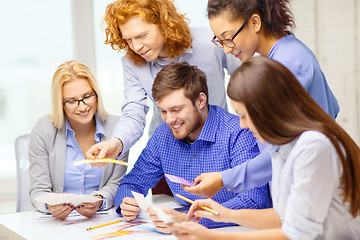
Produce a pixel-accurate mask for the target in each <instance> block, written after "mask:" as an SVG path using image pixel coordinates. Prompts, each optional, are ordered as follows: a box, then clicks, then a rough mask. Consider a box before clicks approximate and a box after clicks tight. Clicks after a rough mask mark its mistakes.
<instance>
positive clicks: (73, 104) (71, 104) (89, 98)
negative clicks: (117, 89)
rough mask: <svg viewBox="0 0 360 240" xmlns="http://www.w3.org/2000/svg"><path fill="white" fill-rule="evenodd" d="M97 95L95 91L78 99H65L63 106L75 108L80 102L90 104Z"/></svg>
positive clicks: (94, 100)
mask: <svg viewBox="0 0 360 240" xmlns="http://www.w3.org/2000/svg"><path fill="white" fill-rule="evenodd" d="M97 97H98V95H97V94H96V93H95V94H92V95H89V96H87V97H84V98H82V99H79V100H70V101H66V102H64V106H65V107H67V108H69V109H72V108H77V107H78V106H79V105H80V102H82V103H84V104H85V105H91V104H93V103H94V102H96V99H97Z"/></svg>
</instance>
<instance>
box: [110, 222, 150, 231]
mask: <svg viewBox="0 0 360 240" xmlns="http://www.w3.org/2000/svg"><path fill="white" fill-rule="evenodd" d="M145 223H146V222H143V221H135V222H129V223H125V224H121V225H118V226H116V227H115V229H116V230H117V231H119V230H123V229H126V228H131V227H134V226H137V225H141V224H145Z"/></svg>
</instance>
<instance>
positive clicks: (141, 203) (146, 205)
mask: <svg viewBox="0 0 360 240" xmlns="http://www.w3.org/2000/svg"><path fill="white" fill-rule="evenodd" d="M131 193H132V195H133V196H134V198H135V200H136V201H137V203H138V205H139V207H140V208H141V209H142V210H144V211H147V210H148V208H149V203H148V202H147V201H146V199H145V197H144V195H143V194H141V193H138V192H134V191H131Z"/></svg>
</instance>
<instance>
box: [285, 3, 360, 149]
mask: <svg viewBox="0 0 360 240" xmlns="http://www.w3.org/2000/svg"><path fill="white" fill-rule="evenodd" d="M292 7H293V10H294V15H295V21H296V25H297V28H296V30H295V34H296V36H297V37H298V38H300V39H301V40H302V41H303V42H304V43H305V44H307V45H308V46H309V47H310V48H311V49H312V50H313V51H314V53H315V55H316V56H317V58H318V60H319V62H320V65H321V68H322V70H323V72H324V74H325V76H326V78H327V80H328V82H329V84H330V87H331V89H332V90H333V92H334V94H335V96H336V97H337V99H338V101H339V105H340V113H339V116H338V118H337V120H336V121H337V122H338V123H339V124H340V125H341V126H342V127H343V128H344V129H345V130H346V131H347V132H348V133H349V134H350V135H351V136H352V138H353V139H354V140H355V141H356V142H357V144H359V143H360V121H359V119H360V97H359V92H360V69H359V68H360V38H359V34H360V1H359V0H344V1H339V0H295V1H293V2H292Z"/></svg>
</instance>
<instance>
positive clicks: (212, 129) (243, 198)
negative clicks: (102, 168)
mask: <svg viewBox="0 0 360 240" xmlns="http://www.w3.org/2000/svg"><path fill="white" fill-rule="evenodd" d="M258 154H259V149H258V146H257V144H256V140H255V138H254V137H253V136H252V134H251V132H250V131H249V130H248V129H245V130H243V129H240V127H239V118H238V117H237V116H235V115H233V114H230V113H228V112H226V111H225V110H224V109H222V108H220V107H217V106H212V105H210V106H209V114H208V117H207V119H206V122H205V124H204V126H203V128H202V130H201V133H200V135H199V137H198V138H197V139H196V141H195V142H194V143H193V144H189V143H188V142H187V141H186V140H178V139H176V138H175V137H174V136H173V134H172V132H171V129H170V128H169V127H168V126H167V125H166V123H163V124H161V125H160V126H159V127H158V128H157V129H156V130H155V133H154V134H153V135H152V137H151V138H150V140H149V142H148V143H147V146H146V148H145V149H144V150H143V151H142V153H141V155H140V156H139V159H138V160H137V162H136V164H135V166H134V168H133V169H132V170H131V171H130V172H129V173H128V174H127V175H125V177H124V178H123V179H122V180H121V182H120V185H119V188H118V191H117V193H116V196H115V202H114V205H115V207H116V209H117V212H118V214H119V215H121V213H120V208H119V206H120V204H121V203H122V200H123V198H124V197H133V196H132V194H131V191H132V190H133V191H135V192H139V193H142V194H144V195H146V194H147V193H148V190H149V189H150V188H153V187H154V186H155V185H156V183H157V182H158V181H159V180H160V179H161V178H162V177H163V176H164V173H167V174H172V175H176V176H180V177H182V178H184V179H187V180H189V181H191V180H193V179H194V178H196V177H197V176H198V175H200V174H201V173H204V172H221V171H223V170H225V169H229V168H232V167H234V166H236V165H239V164H241V163H243V162H245V161H247V160H248V159H252V158H254V157H255V156H257V155H258ZM166 181H167V183H168V184H169V187H170V189H171V191H172V192H173V194H174V195H175V194H180V195H183V196H185V197H187V198H189V199H192V200H195V199H200V198H202V197H198V196H195V195H193V194H191V193H188V192H186V191H185V190H183V189H182V188H181V186H180V184H178V183H173V182H170V181H168V179H166ZM212 199H213V200H214V201H216V202H219V203H221V204H222V205H223V206H225V207H227V208H231V209H242V208H253V209H259V208H266V207H267V206H268V205H267V204H268V192H267V188H266V185H264V186H261V187H258V188H255V189H253V190H250V191H247V192H245V193H240V194H236V193H233V192H229V191H227V190H226V189H224V188H223V189H222V190H220V191H219V192H218V193H217V194H216V195H215V196H214V197H213V198H212ZM176 200H177V201H178V203H180V204H181V205H184V206H189V205H190V204H189V203H188V202H185V201H183V200H182V199H179V198H177V197H176ZM200 223H201V224H203V225H204V226H206V227H209V228H214V227H224V226H229V225H233V224H225V223H218V222H213V221H211V220H209V219H202V220H201V221H200Z"/></svg>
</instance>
